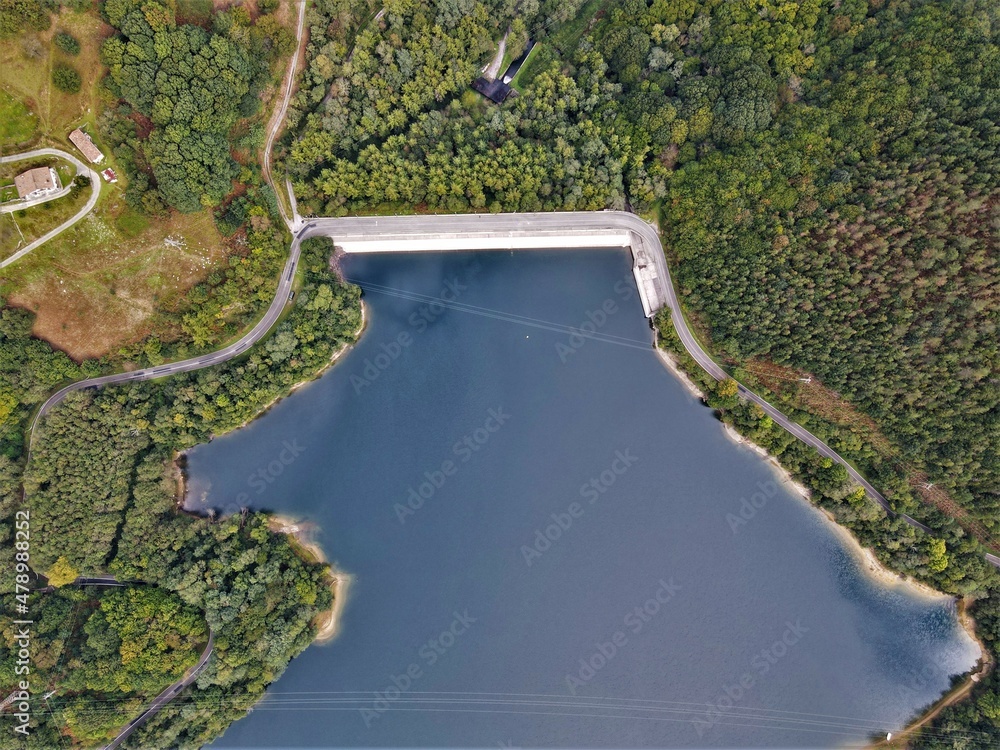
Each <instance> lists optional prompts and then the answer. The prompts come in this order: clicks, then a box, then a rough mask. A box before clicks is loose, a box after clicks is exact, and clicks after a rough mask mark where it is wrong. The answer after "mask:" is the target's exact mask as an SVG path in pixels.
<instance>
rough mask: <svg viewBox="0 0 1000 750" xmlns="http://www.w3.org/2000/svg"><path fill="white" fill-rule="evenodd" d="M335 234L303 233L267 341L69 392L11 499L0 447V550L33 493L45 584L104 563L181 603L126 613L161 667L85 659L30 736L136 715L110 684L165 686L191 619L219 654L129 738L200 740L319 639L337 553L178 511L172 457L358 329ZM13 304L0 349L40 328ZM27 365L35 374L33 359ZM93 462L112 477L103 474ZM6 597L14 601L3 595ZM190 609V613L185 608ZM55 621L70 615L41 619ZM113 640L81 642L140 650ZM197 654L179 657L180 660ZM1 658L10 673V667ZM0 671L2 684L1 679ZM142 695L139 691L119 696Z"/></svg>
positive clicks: (36, 555)
mask: <svg viewBox="0 0 1000 750" xmlns="http://www.w3.org/2000/svg"><path fill="white" fill-rule="evenodd" d="M255 209H256V207H252V208H251V210H255ZM269 231H270V232H271V233H273V234H274V235H275V236H276V237H277V238H279V239H280V238H281V237H283V236H284V235H283V230H280V229H278V228H277V226H276V225H275V226H272V227H271V228H270V230H269ZM331 249H332V248H331V246H330V244H329V242H328V241H325V240H311V241H309V242H307V243H305V244H304V246H303V254H302V260H301V263H300V267H301V273H302V275H303V280H302V286H301V289H300V291H299V293H298V294H297V295H296V299H295V305H294V306H293V308H292V310H291V312H290V314H289V315H288V316H286V317H285V318H284V319H283V320H282V321H281V322H280V323H279V324H278V325H277V326H276V328H275V330H274V331H273V332H272V335H271V336H270V337H269V338H268V339H267V341H266V342H265V343H264V344H262V345H261V346H259V347H255V348H254V349H252V350H251V351H250V352H249V353H248V354H247V355H245V356H244V357H242V358H241V359H239V360H233V361H230V362H228V363H226V364H224V365H221V366H219V367H214V368H210V369H207V370H201V371H198V372H195V373H189V374H185V375H182V376H180V377H177V378H170V379H167V380H163V381H156V382H144V383H136V384H133V385H129V386H126V387H124V388H109V389H106V390H101V391H85V392H82V393H76V394H72V395H71V396H70V397H68V398H67V399H66V401H65V402H64V403H63V404H60V406H59V407H57V408H56V409H55V410H54V411H53V412H52V413H51V414H50V415H49V416H48V417H47V418H46V420H45V421H44V422H43V424H42V426H41V427H40V428H39V432H38V435H37V437H36V441H37V442H36V447H35V449H34V451H33V452H32V460H31V463H30V464H29V466H28V468H27V471H26V473H25V475H24V477H23V484H24V497H25V500H24V501H23V502H18V501H17V500H15V498H17V497H18V495H19V493H18V492H17V491H16V488H17V485H18V482H19V474H20V462H19V461H15V460H11V459H10V458H8V457H6V456H5V457H3V458H0V484H2V489H3V490H4V492H3V497H4V506H3V507H2V508H0V512H2V515H3V517H4V519H5V522H4V524H3V535H4V540H5V541H4V544H3V547H2V552H0V557H2V563H3V564H4V565H5V566H12V565H13V555H14V549H13V545H12V544H11V543H10V539H11V524H10V518H11V515H12V513H13V510H14V509H15V507H17V508H28V509H30V511H31V522H32V539H33V540H36V541H33V543H32V548H31V561H32V565H33V567H35V569H36V570H37V572H39V573H44V574H45V575H46V577H47V579H48V581H49V583H50V584H52V583H53V582H54V581H56V582H60V583H62V582H66V581H71V580H73V579H74V578H75V577H76V575H77V574H82V573H85V574H88V575H92V574H96V573H110V574H113V575H115V576H117V577H118V578H119V579H120V580H126V581H141V582H143V583H144V584H145V586H143V587H141V588H136V589H134V590H133V589H127V590H126V592H127V593H128V596H133V597H134V596H140V597H141V596H145V597H150V596H156V595H154V594H152V593H151V592H157V591H162V592H163V596H165V595H166V594H169V598H170V601H169V602H168V601H167V600H166V599H163V600H161V601H156V602H153V603H151V604H149V606H150V607H152V606H154V605H155V606H158V607H164V606H168V605H169V606H171V607H175V608H178V607H179V608H180V609H176V612H177V613H178V614H177V615H176V616H174V615H171V617H170V623H171V627H170V628H169V629H163V630H162V631H158V630H156V629H155V628H150V627H147V628H146V629H145V632H144V633H139V632H137V631H136V630H135V628H134V626H131V625H127V623H125V624H123V626H122V627H127V628H128V629H129V633H130V635H129V637H131V638H133V639H135V638H140V637H141V638H145V639H147V641H146V642H144V643H143V645H142V646H141V650H142V654H143V658H145V657H146V655H147V654H148V655H150V656H149V658H151V659H153V658H155V654H156V653H157V652H158V651H157V649H158V648H159V653H161V654H162V658H163V659H164V660H166V661H164V665H163V667H162V668H160V667H155V668H154V666H150V668H149V669H148V670H147V669H146V668H145V667H143V666H141V663H140V662H136V663H135V664H134V667H135V669H134V670H133V671H130V669H129V665H128V664H126V665H124V667H123V669H122V670H118V672H113V671H112V672H107V674H106V676H107V678H108V679H111V678H112V675H114V678H113V679H114V680H117V682H115V683H114V684H111V683H109V682H107V681H106V680H105V681H102V680H101V679H98V677H97V676H95V677H94V678H88V677H87V676H86V674H85V673H83V672H81V673H80V675H79V679H80V680H83V681H85V682H86V684H85V686H84V687H85V688H86V690H85V691H84V692H83V693H81V694H79V695H77V694H73V695H72V699H70V698H69V697H66V698H64V699H63V702H62V703H59V704H58V705H61V706H64V707H65V709H66V710H65V711H62V712H56V713H55V714H52V715H49V714H36V715H35V716H34V718H33V721H34V722H35V725H34V726H33V734H32V739H31V741H30V742H29V744H28V746H29V747H40V748H47V747H52V746H53V742H54V738H55V737H56V736H57V734H58V733H59V732H61V731H70V732H71V735H72V736H73V737H75V738H77V739H78V740H80V741H84V740H89V741H91V742H93V741H98V742H99V741H100V740H103V739H107V738H108V736H113V734H114V733H115V732H116V731H117V729H118V728H120V727H121V726H122V725H123V724H124V723H126V721H125V719H127V716H122V715H117V716H114V717H109V716H108V714H107V712H106V711H105V710H104V708H103V706H105V705H106V704H105V701H108V700H115V697H114V696H115V691H116V690H117V691H118V692H121V693H126V692H127V696H126V697H128V696H132V695H143V696H145V698H146V700H147V701H148V698H149V697H151V695H152V694H155V690H151V688H152V687H153V686H154V685H155V686H159V687H162V686H163V685H165V684H169V683H170V682H171V681H172V680H171V679H169V676H171V675H174V674H175V673H176V671H177V669H179V668H180V667H177V666H170V664H174V663H175V662H174V661H170V663H169V664H168V663H167V661H169V660H168V659H167V656H168V655H169V654H170V653H172V652H174V651H177V650H178V647H179V646H180V644H181V643H182V642H184V641H183V639H184V638H185V637H188V636H186V635H185V633H188V635H189V636H190V637H189V638H188V640H189V641H190V640H191V638H194V639H195V640H198V642H199V644H203V643H204V632H205V631H204V625H205V624H207V626H208V627H210V628H211V629H212V631H213V632H214V634H215V654H214V656H213V658H212V660H211V661H210V663H209V666H208V667H207V668H206V670H205V671H204V672H203V673H202V674H201V675H200V676H199V678H198V681H197V692H196V694H195V696H196V697H195V698H194V699H191V700H179V701H176V702H174V703H173V704H172V705H171V706H170V707H168V708H167V709H165V710H164V711H163V712H161V713H160V714H158V715H157V716H156V717H155V718H154V719H152V720H151V721H150V722H149V723H148V724H147V725H146V726H144V727H143V728H142V729H141V730H139V731H137V732H136V734H135V735H134V736H133V738H130V740H129V743H130V745H131V746H134V747H150V746H157V747H166V746H169V747H199V746H201V745H203V744H204V743H205V742H207V741H209V740H210V739H212V738H213V737H215V736H217V735H218V734H220V733H221V732H222V731H223V730H224V729H225V728H226V727H227V726H228V725H229V724H230V723H231V722H232V721H234V720H235V719H237V718H239V717H240V716H242V715H243V713H244V712H245V711H246V710H247V709H248V708H249V707H251V706H252V705H253V704H254V703H255V702H256V701H257V700H258V699H259V698H260V696H261V695H262V694H263V691H264V689H265V687H266V686H267V685H268V684H269V683H270V682H272V681H273V680H275V679H277V677H278V676H279V675H280V674H281V672H282V671H283V670H284V668H285V666H286V665H287V663H288V661H289V659H291V658H292V657H293V656H295V655H296V654H298V653H299V652H301V651H302V650H303V649H305V648H306V647H307V646H308V645H309V644H310V643H311V642H312V640H313V638H314V635H315V624H314V623H315V619H316V617H317V615H319V614H320V613H321V612H323V611H325V610H327V609H329V607H330V605H331V601H332V599H331V592H330V588H329V580H328V577H327V571H328V568H327V566H326V565H324V564H318V563H310V562H306V561H305V559H304V558H303V557H302V556H301V555H300V554H299V553H298V552H297V551H296V549H295V548H294V547H293V546H292V543H291V542H290V541H289V540H288V538H287V537H286V536H284V535H280V534H274V533H272V532H271V531H270V530H269V528H268V516H267V515H266V514H264V513H257V512H250V513H246V514H235V515H232V516H227V517H224V518H215V517H212V516H209V517H204V518H202V517H195V516H189V515H187V514H184V513H178V511H177V508H176V496H177V477H176V467H175V464H174V458H175V456H176V454H177V452H179V451H183V450H185V449H187V448H190V447H192V446H194V445H196V444H198V443H202V442H205V441H207V440H209V439H210V438H211V437H212V436H214V435H219V434H222V433H224V432H226V431H228V430H232V429H234V428H236V427H238V426H239V425H241V424H244V423H245V422H247V421H248V420H250V419H252V418H253V417H254V416H256V415H257V414H258V413H259V412H260V411H261V410H262V409H264V408H265V407H266V406H267V405H268V404H270V403H272V402H273V401H274V400H275V399H277V398H280V397H282V396H283V395H285V394H287V393H288V391H289V389H290V388H291V386H292V385H294V384H295V383H298V382H301V381H303V380H308V379H309V378H311V377H314V376H315V375H316V374H317V373H318V372H320V371H321V370H322V369H323V368H324V367H325V366H326V364H327V363H328V362H329V361H330V359H331V357H332V355H333V354H334V352H336V351H337V350H338V349H340V348H341V347H343V346H345V345H346V344H348V343H351V342H353V341H354V339H355V337H356V335H357V332H358V329H359V327H360V322H361V317H360V305H359V296H360V290H358V289H357V287H353V286H349V285H346V284H343V283H342V282H340V281H339V280H338V279H337V277H336V276H335V275H334V274H333V273H332V272H331V271H330V269H329V265H328V257H329V253H330V250H331ZM12 318H13V321H14V322H15V323H16V324H18V325H19V326H20V327H19V328H14V329H13V330H12V328H8V329H7V331H6V336H5V339H4V341H3V342H2V344H3V347H4V348H3V349H0V351H17V350H18V349H20V348H22V347H26V346H27V348H28V349H29V350H30V349H31V348H33V347H32V346H31V344H32V343H33V342H34V340H33V339H30V338H27V337H25V336H24V333H25V332H26V330H27V329H28V327H29V326H30V320H29V319H27V317H26V314H24V313H19V314H18V315H16V316H12ZM19 332H20V333H21V334H22V335H21V336H18V335H17V334H18V333H19ZM46 355H47V356H46ZM31 364H33V365H34V366H35V367H37V368H39V372H40V373H47V372H51V373H53V374H52V375H51V376H50V377H56V373H59V372H60V367H62V366H64V365H65V363H64V362H63V355H60V354H58V353H54V352H52V351H51V350H48V352H44V353H43V352H37V353H36V358H35V360H33V361H31ZM20 372H21V373H22V374H23V375H24V376H25V378H27V379H29V380H30V376H31V375H32V371H30V370H29V371H20ZM29 397H30V396H29ZM95 467H99V469H98V470H99V471H100V475H101V477H102V480H101V481H100V482H96V483H95V482H94V481H93V477H94V472H95ZM224 501H225V499H224V498H220V502H224ZM154 586H155V587H158V588H152V587H154ZM136 592H145V593H143V594H137V593H136ZM56 594H57V596H53V594H52V593H51V592H46V591H44V590H39V591H38V592H37V593H36V594H34V595H33V598H32V603H31V607H32V608H33V611H40V612H43V613H46V612H48V611H49V607H50V606H51V607H57V608H58V607H60V606H61V607H63V608H65V607H66V606H69V605H68V604H66V603H65V602H64V601H63V600H67V601H68V600H72V599H73V597H74V596H76V595H75V594H73V593H72V592H70V593H65V592H64V591H63V589H56ZM124 595H125V594H123V596H124ZM106 596H107V595H106ZM161 598H162V597H161ZM53 602H55V603H53ZM60 602H62V603H60ZM170 602H173V604H171V603H170ZM127 604H128V607H131V608H132V612H133V615H134V616H135V617H140V616H141V613H142V610H141V609H140V608H139V605H142V604H143V603H142V601H139V602H131V601H129V602H127ZM133 604H134V605H135V606H134V607H133V606H132V605H133ZM4 606H5V607H10V606H11V602H10V601H9V597H5V601H4ZM81 606H83V605H81ZM88 606H89V605H88ZM108 606H109V607H110V606H111V604H109V605H108ZM117 606H118V607H119V609H120V608H122V607H125V606H126V605H125V604H122V603H118V605H117ZM74 607H75V605H74ZM101 607H102V609H103V608H104V604H103V602H102V604H101ZM34 608H38V609H34ZM7 611H10V610H7ZM53 611H55V610H53ZM108 611H110V610H108ZM180 612H188V613H196V616H195V615H191V616H188V615H185V616H184V617H180V615H179V613H180ZM40 616H45V615H44V614H43V615H40ZM74 616H75V617H78V615H74ZM53 617H55V615H53ZM185 618H186V619H185ZM8 621H9V620H8ZM150 621H151V620H150ZM96 622H99V620H98V621H95V623H96ZM185 623H188V624H187V625H185ZM181 626H184V627H181ZM46 627H51V628H53V629H56V628H57V627H60V626H58V625H56V624H51V625H50V624H48V622H47V624H46ZM67 627H68V626H67ZM95 628H97V625H96V624H94V625H93V626H92V629H95ZM4 634H5V636H6V637H5V638H3V639H0V663H7V662H9V661H10V660H11V659H12V658H13V656H12V653H13V652H12V645H11V644H12V638H11V632H10V631H9V627H5V629H4ZM108 637H109V638H110V636H108ZM96 638H97V636H95V639H96ZM179 639H180V640H179ZM33 643H35V644H36V645H35V646H33V648H36V649H46V648H47V649H51V648H53V646H51V645H46V643H45V641H44V639H39V640H37V641H34V642H33ZM67 643H69V646H66V648H69V647H70V646H72V647H73V648H76V647H77V646H76V645H74V643H75V641H74V642H69V641H67ZM87 644H90V641H89V640H88V641H87ZM116 644H117V641H114V640H113V639H111V640H108V641H106V642H103V641H102V642H100V643H99V642H98V641H97V640H95V641H94V644H93V648H94V649H95V650H94V651H92V652H90V651H88V652H87V653H88V654H90V655H91V656H93V658H94V660H95V662H96V663H97V664H98V665H103V664H104V663H105V661H104V659H103V657H102V656H101V654H103V653H104V652H106V651H107V650H108V649H109V648H112V647H117V648H118V652H119V653H125V652H132V651H135V653H138V651H137V650H136V649H137V647H136V648H133V649H131V650H130V649H129V648H126V647H125V646H121V645H116ZM172 644H176V645H172ZM167 646H169V647H170V648H166V647H167ZM80 647H83V646H80ZM101 649H103V650H101ZM123 649H124V651H123ZM197 652H198V653H199V654H200V648H199V649H197ZM61 653H62V652H60V654H61ZM60 654H55V655H54V656H53V658H54V659H55V662H54V663H59V661H60V659H62V660H63V661H64V660H65V659H71V658H72V657H71V655H70V654H69V653H67V654H65V656H61V655H60ZM38 658H40V659H42V661H40V662H39V661H37V660H36V663H39V664H45V663H50V662H52V658H50V659H48V662H46V660H45V658H44V654H41V653H39V656H38ZM135 658H137V657H135ZM171 658H172V657H171ZM195 660H196V658H195ZM192 661H193V660H191V659H188V660H187V661H185V662H184V664H185V666H187V665H189V664H190V663H192ZM176 663H177V664H179V663H180V662H176ZM130 664H131V662H130ZM102 669H105V668H104V667H102ZM143 671H145V672H148V675H149V679H148V680H147V681H146V682H145V683H142V682H141V681H139V679H138V676H139V673H140V672H143ZM181 671H183V670H181ZM133 672H134V673H133ZM3 674H4V677H3V680H7V679H8V678H9V677H11V676H12V675H13V671H12V670H7V671H4V673H3ZM160 678H162V681H161V682H157V680H159V679H160ZM34 679H37V680H38V681H39V684H37V685H36V686H35V690H36V692H44V691H46V690H49V689H52V688H53V687H56V686H64V685H66V684H67V683H65V682H60V681H59V680H60V674H59V673H58V672H55V671H51V670H48V669H41V670H38V671H36V673H35V675H34ZM88 680H89V681H88ZM129 680H131V681H132V682H129ZM81 684H83V683H81ZM0 687H4V688H6V687H8V685H7V684H6V682H0ZM126 688H127V690H126ZM147 689H149V692H144V691H146V690H147ZM60 692H62V687H60ZM54 700H55V701H57V702H58V701H59V699H58V698H56V699H54ZM142 703H143V701H142V700H133V701H126V702H125V705H127V706H139V705H142ZM109 733H110V734H109Z"/></svg>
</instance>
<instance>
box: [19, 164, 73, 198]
mask: <svg viewBox="0 0 1000 750" xmlns="http://www.w3.org/2000/svg"><path fill="white" fill-rule="evenodd" d="M14 186H15V187H16V188H17V196H18V197H19V198H20V199H21V200H26V201H27V200H32V199H34V198H41V197H42V196H43V195H49V194H50V193H56V192H58V191H60V190H62V186H61V185H60V184H59V175H57V174H56V170H54V169H53V168H52V167H35V168H34V169H29V170H28V171H27V172H22V173H21V174H19V175H18V176H17V177H15V178H14Z"/></svg>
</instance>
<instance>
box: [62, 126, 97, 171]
mask: <svg viewBox="0 0 1000 750" xmlns="http://www.w3.org/2000/svg"><path fill="white" fill-rule="evenodd" d="M69 139H70V140H71V141H72V142H73V145H74V146H76V147H77V148H78V149H80V151H81V152H82V153H83V155H84V156H86V157H87V160H88V161H90V162H91V163H92V164H100V163H101V162H102V161H104V154H102V153H101V150H100V149H99V148H98V147H97V146H95V145H94V142H93V141H92V140H90V136H89V135H87V134H86V133H84V132H83V131H82V130H80V128H77V129H76V130H74V131H73V132H72V133H70V134H69Z"/></svg>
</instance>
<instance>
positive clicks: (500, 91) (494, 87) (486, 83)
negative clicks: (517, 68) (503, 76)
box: [472, 78, 514, 104]
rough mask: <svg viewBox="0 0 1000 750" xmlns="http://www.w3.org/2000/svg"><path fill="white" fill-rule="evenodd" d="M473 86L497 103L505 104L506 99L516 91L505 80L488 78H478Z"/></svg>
mask: <svg viewBox="0 0 1000 750" xmlns="http://www.w3.org/2000/svg"><path fill="white" fill-rule="evenodd" d="M472 88H473V89H475V90H476V91H478V92H479V93H480V94H482V95H483V96H485V97H486V98H487V99H489V100H490V101H492V102H496V103H497V104H503V103H504V100H505V99H506V98H507V97H508V96H510V95H511V93H512V92H513V91H514V89H512V88H511V87H510V86H509V85H508V84H506V83H504V82H503V81H501V80H495V81H491V80H489V79H488V78H477V79H476V80H475V81H473V82H472Z"/></svg>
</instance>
